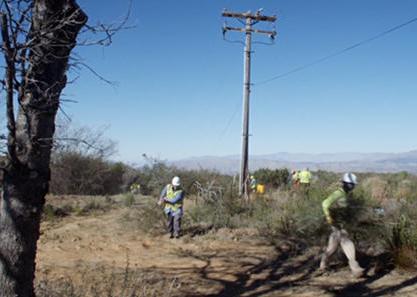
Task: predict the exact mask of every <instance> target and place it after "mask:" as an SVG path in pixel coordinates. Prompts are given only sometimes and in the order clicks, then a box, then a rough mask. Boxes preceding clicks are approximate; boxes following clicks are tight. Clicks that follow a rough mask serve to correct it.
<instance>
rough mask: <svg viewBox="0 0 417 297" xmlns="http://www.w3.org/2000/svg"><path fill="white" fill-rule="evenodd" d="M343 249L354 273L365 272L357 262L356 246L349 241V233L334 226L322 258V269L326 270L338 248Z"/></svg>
mask: <svg viewBox="0 0 417 297" xmlns="http://www.w3.org/2000/svg"><path fill="white" fill-rule="evenodd" d="M339 244H340V246H341V247H342V250H343V253H344V254H345V255H346V257H347V258H348V260H349V267H350V270H351V271H352V273H354V274H359V273H362V272H363V268H362V267H360V266H359V264H358V262H357V261H356V255H355V245H354V244H353V242H352V241H351V240H350V239H349V237H348V233H347V231H346V230H344V229H341V228H340V229H339V228H336V227H333V226H332V233H331V234H330V237H329V242H328V245H327V248H326V251H325V252H324V253H323V255H322V257H321V262H320V269H326V267H327V262H328V260H329V258H330V256H332V255H333V254H334V253H335V252H336V250H337V248H338V246H339Z"/></svg>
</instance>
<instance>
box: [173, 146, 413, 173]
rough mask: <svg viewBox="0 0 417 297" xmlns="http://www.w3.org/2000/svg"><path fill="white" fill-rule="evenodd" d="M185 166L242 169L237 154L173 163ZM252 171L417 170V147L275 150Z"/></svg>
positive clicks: (253, 159) (255, 159) (254, 162)
mask: <svg viewBox="0 0 417 297" xmlns="http://www.w3.org/2000/svg"><path fill="white" fill-rule="evenodd" d="M170 163H171V164H173V165H175V166H177V167H180V168H185V169H211V170H216V171H219V172H221V173H228V174H233V173H237V172H239V168H240V157H239V156H238V155H232V156H224V157H216V156H203V157H193V158H187V159H182V160H177V161H172V162H170ZM249 167H250V170H256V169H259V168H270V169H275V168H283V167H286V168H289V169H293V168H294V169H301V168H304V167H308V168H310V169H311V170H319V169H322V170H329V171H335V172H342V171H354V172H380V173H382V172H387V173H388V172H400V171H407V172H410V173H417V150H413V151H409V152H405V153H326V154H308V153H286V152H281V153H275V154H267V155H254V156H250V161H249Z"/></svg>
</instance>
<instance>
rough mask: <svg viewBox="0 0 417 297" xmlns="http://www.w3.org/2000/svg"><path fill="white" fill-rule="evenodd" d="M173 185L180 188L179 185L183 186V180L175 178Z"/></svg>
mask: <svg viewBox="0 0 417 297" xmlns="http://www.w3.org/2000/svg"><path fill="white" fill-rule="evenodd" d="M171 183H172V185H173V186H174V187H178V186H179V185H181V180H180V178H179V177H178V176H174V178H173V179H172V182H171Z"/></svg>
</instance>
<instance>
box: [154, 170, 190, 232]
mask: <svg viewBox="0 0 417 297" xmlns="http://www.w3.org/2000/svg"><path fill="white" fill-rule="evenodd" d="M183 201H184V190H183V189H182V187H181V180H180V178H179V177H178V176H174V178H172V181H171V183H170V184H168V185H166V186H165V187H164V189H163V190H162V192H161V195H160V196H159V202H158V204H159V205H164V212H165V214H166V216H167V227H168V232H169V233H170V238H174V237H175V238H179V237H180V236H181V219H182V216H183Z"/></svg>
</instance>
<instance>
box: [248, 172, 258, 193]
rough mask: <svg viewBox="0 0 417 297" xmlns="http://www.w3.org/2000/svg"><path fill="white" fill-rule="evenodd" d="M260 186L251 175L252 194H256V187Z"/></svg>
mask: <svg viewBox="0 0 417 297" xmlns="http://www.w3.org/2000/svg"><path fill="white" fill-rule="evenodd" d="M257 185H258V182H257V180H256V178H255V176H253V175H251V176H250V179H249V187H250V189H251V192H253V193H256V187H257Z"/></svg>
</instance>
